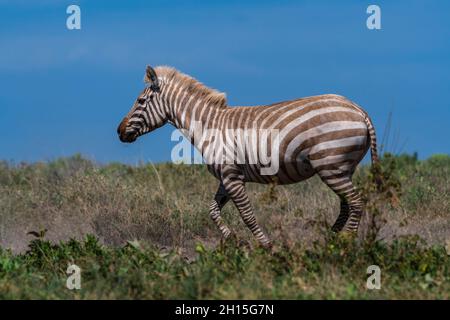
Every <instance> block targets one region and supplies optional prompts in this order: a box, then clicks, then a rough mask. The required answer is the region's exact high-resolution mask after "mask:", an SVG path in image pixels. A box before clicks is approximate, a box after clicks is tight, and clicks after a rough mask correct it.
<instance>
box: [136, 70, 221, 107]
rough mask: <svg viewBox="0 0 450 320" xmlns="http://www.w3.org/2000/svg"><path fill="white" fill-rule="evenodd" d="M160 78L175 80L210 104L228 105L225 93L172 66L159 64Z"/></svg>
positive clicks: (216, 105) (157, 71) (146, 78)
mask: <svg viewBox="0 0 450 320" xmlns="http://www.w3.org/2000/svg"><path fill="white" fill-rule="evenodd" d="M155 71H156V74H157V75H158V78H160V79H162V81H163V82H165V83H170V82H175V83H177V84H180V85H181V86H182V87H183V88H184V89H185V90H187V92H188V93H189V94H193V95H195V96H196V97H197V98H198V99H201V100H203V101H204V102H205V103H207V104H208V105H211V106H214V107H217V108H225V107H226V106H227V98H226V95H225V93H223V92H219V91H217V90H215V89H212V88H209V87H207V86H205V85H204V84H203V83H201V82H200V81H198V80H196V79H194V78H192V77H191V76H188V75H186V74H184V73H181V72H180V71H178V70H176V69H175V68H172V67H167V66H159V67H156V68H155ZM144 81H145V82H146V83H149V82H150V79H149V78H148V77H147V75H146V76H145V78H144Z"/></svg>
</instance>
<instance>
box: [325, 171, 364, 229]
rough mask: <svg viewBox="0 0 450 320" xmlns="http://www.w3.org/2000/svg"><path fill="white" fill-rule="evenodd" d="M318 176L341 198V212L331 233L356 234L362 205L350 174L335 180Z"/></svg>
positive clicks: (334, 178)
mask: <svg viewBox="0 0 450 320" xmlns="http://www.w3.org/2000/svg"><path fill="white" fill-rule="evenodd" d="M319 176H320V177H321V178H322V180H323V181H324V182H325V183H326V184H327V185H328V186H329V187H330V188H331V190H333V191H334V192H335V193H336V194H337V195H338V196H339V198H341V212H340V214H339V217H338V218H337V220H336V222H335V224H334V225H333V227H332V229H333V231H336V232H338V231H341V230H344V231H347V232H352V233H356V232H358V227H359V222H360V221H361V216H362V209H363V204H362V200H361V196H360V194H359V193H358V191H357V190H356V189H355V187H354V186H353V183H352V180H351V174H348V175H344V176H340V177H338V178H336V177H334V176H326V175H324V174H323V173H321V172H319Z"/></svg>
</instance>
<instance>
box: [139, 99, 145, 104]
mask: <svg viewBox="0 0 450 320" xmlns="http://www.w3.org/2000/svg"><path fill="white" fill-rule="evenodd" d="M137 102H138V103H139V104H144V103H145V99H144V98H139V99H137Z"/></svg>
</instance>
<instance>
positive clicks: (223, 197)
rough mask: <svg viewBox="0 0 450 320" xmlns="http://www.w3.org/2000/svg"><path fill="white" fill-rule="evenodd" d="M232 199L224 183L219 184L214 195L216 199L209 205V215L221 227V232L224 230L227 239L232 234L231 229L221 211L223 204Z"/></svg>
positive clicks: (223, 233)
mask: <svg viewBox="0 0 450 320" xmlns="http://www.w3.org/2000/svg"><path fill="white" fill-rule="evenodd" d="M229 200H230V197H229V196H228V192H227V191H226V190H225V187H224V186H223V184H222V183H220V185H219V189H218V190H217V192H216V195H215V196H214V200H213V201H212V202H211V205H210V206H209V216H210V217H211V220H212V221H214V223H215V224H216V226H217V227H218V228H219V230H220V232H222V236H223V237H224V238H225V239H226V238H228V237H229V236H230V234H231V231H230V228H228V226H227V225H226V224H225V223H224V222H223V220H222V217H221V215H220V211H221V210H222V208H223V206H224V205H225V204H226V203H227V202H228V201H229Z"/></svg>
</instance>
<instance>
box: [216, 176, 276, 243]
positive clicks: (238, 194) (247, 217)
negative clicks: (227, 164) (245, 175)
mask: <svg viewBox="0 0 450 320" xmlns="http://www.w3.org/2000/svg"><path fill="white" fill-rule="evenodd" d="M223 184H224V186H225V189H226V190H227V192H228V195H229V196H230V198H231V200H233V202H234V204H235V206H236V208H237V209H238V211H239V214H240V215H241V217H242V220H243V221H244V223H245V224H246V225H247V227H248V228H249V229H250V231H251V232H252V233H253V235H254V236H255V238H256V239H257V240H258V242H259V243H260V244H261V246H263V247H264V248H270V247H272V243H271V241H270V240H269V238H268V237H267V236H266V235H265V234H264V232H263V231H262V230H261V228H260V226H259V225H258V223H257V222H256V218H255V215H254V214H253V210H252V206H251V204H250V200H249V199H248V196H247V192H246V191H245V184H244V181H242V180H240V179H236V178H230V177H228V178H225V179H224V181H223Z"/></svg>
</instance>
